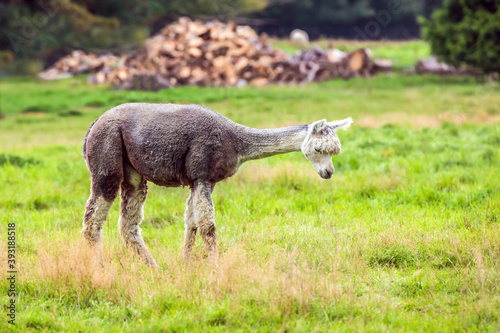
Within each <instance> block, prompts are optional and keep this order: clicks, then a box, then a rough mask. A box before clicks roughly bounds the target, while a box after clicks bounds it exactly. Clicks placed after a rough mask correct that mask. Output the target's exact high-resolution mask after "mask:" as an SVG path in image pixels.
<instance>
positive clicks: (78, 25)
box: [0, 0, 442, 74]
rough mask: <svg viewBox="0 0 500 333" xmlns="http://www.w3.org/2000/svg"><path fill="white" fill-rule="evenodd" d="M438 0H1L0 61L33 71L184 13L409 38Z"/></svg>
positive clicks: (130, 39) (138, 35) (316, 34)
mask: <svg viewBox="0 0 500 333" xmlns="http://www.w3.org/2000/svg"><path fill="white" fill-rule="evenodd" d="M391 6H392V7H394V10H393V11H392V12H391V9H392V8H389V7H391ZM441 6H442V0H422V1H417V0H413V1H412V0H401V1H399V0H398V1H395V0H391V1H388V0H361V1H354V0H235V1H232V0H172V1H165V0H144V1H132V0H123V1H120V0H102V1H98V0H89V1H84V0H73V1H70V0H40V1H22V0H12V1H6V0H2V1H0V21H1V22H2V23H1V26H0V52H1V57H2V58H3V65H6V63H7V62H10V69H8V70H7V73H11V74H12V73H19V74H23V73H24V74H33V73H35V72H37V71H39V70H41V69H42V68H45V67H47V66H50V65H51V64H53V63H54V62H55V61H56V60H58V59H59V58H60V57H62V56H64V55H67V54H69V53H70V52H71V51H72V50H75V49H81V50H83V51H86V52H113V53H115V54H122V53H124V52H128V51H131V50H134V49H137V48H138V47H139V46H141V45H142V43H143V42H144V40H145V39H146V38H147V37H149V36H151V35H153V34H155V33H157V32H158V31H160V29H162V28H163V27H164V26H165V25H167V24H169V23H171V22H173V21H174V20H176V19H177V18H178V17H180V16H189V17H190V18H199V19H202V20H204V21H207V20H213V19H217V20H221V21H234V22H236V23H237V24H245V25H250V26H251V27H252V28H254V29H255V30H256V31H257V32H258V33H262V32H265V33H267V34H268V35H270V36H273V37H279V38H284V37H288V36H289V34H290V32H291V31H292V30H293V29H297V28H298V29H302V30H304V31H306V32H307V33H308V34H309V38H310V39H311V40H316V39H320V38H331V39H370V40H380V39H395V40H408V39H416V38H420V37H421V29H420V26H419V23H418V18H419V17H425V18H429V17H430V16H431V13H432V12H433V11H434V10H435V9H437V8H440V7H441ZM388 13H389V15H387V14H388ZM373 21H374V22H376V23H377V24H373V23H370V22H373ZM367 25H368V29H367V30H368V32H366V31H365V29H364V28H365V27H366V26H367ZM355 27H358V29H355ZM4 73H5V70H4Z"/></svg>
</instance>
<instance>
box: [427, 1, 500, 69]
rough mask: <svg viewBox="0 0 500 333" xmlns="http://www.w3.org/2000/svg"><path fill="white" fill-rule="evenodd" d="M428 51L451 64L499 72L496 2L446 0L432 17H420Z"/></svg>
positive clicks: (499, 23)
mask: <svg viewBox="0 0 500 333" xmlns="http://www.w3.org/2000/svg"><path fill="white" fill-rule="evenodd" d="M420 22H421V25H422V28H423V36H424V39H426V40H427V41H429V43H430V44H431V50H432V53H433V54H435V55H437V56H438V57H440V58H441V59H442V60H444V61H445V62H447V63H449V64H452V65H457V66H461V65H464V64H466V65H470V66H473V67H476V68H479V69H482V70H483V71H484V72H486V73H490V72H500V3H499V2H498V1H495V0H485V1H483V0H446V1H445V5H444V8H443V9H440V10H437V11H436V12H435V13H434V14H433V16H432V20H428V21H427V20H425V19H421V21H420Z"/></svg>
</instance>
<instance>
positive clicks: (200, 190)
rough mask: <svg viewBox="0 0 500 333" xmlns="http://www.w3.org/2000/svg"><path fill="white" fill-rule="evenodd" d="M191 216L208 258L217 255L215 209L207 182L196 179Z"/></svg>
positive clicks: (209, 185)
mask: <svg viewBox="0 0 500 333" xmlns="http://www.w3.org/2000/svg"><path fill="white" fill-rule="evenodd" d="M191 193H192V198H193V202H192V204H193V217H194V222H195V225H196V227H197V229H198V230H199V232H200V235H201V237H202V239H203V242H204V243H205V249H206V250H207V253H208V259H209V260H211V261H216V260H217V257H218V250H217V234H216V232H215V209H214V204H213V201H212V186H211V184H210V183H209V182H200V181H197V182H195V184H194V188H193V190H192V192H191Z"/></svg>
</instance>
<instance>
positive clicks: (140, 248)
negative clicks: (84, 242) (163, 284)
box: [118, 167, 158, 267]
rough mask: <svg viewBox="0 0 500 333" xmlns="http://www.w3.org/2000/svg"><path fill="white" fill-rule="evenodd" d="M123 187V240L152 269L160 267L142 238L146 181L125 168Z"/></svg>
mask: <svg viewBox="0 0 500 333" xmlns="http://www.w3.org/2000/svg"><path fill="white" fill-rule="evenodd" d="M124 171H125V175H124V180H123V182H122V185H121V203H120V206H121V208H120V219H119V220H118V225H119V229H120V234H121V236H122V240H123V242H124V243H125V245H126V246H127V247H128V248H131V249H132V250H133V251H134V252H135V253H136V254H137V255H139V257H140V258H141V259H142V260H143V261H144V263H146V265H148V266H151V267H158V265H157V264H156V261H155V260H154V259H153V257H152V256H151V254H150V253H149V250H148V248H147V247H146V244H144V240H143V239H142V237H141V228H140V227H139V224H140V223H141V222H142V219H143V217H144V211H143V207H144V202H145V201H146V195H147V191H148V187H147V185H146V181H145V180H144V179H143V178H142V176H141V175H139V173H137V171H135V170H134V169H132V168H131V167H127V168H125V170H124Z"/></svg>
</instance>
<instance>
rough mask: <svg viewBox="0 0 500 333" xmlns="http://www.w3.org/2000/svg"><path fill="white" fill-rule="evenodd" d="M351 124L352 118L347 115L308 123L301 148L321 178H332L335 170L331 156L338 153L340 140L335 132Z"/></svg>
mask: <svg viewBox="0 0 500 333" xmlns="http://www.w3.org/2000/svg"><path fill="white" fill-rule="evenodd" d="M351 124H352V119H351V118H350V117H349V118H346V119H344V120H335V121H332V122H327V121H326V119H323V120H318V121H316V122H314V123H312V124H310V125H309V127H308V129H307V135H306V138H305V139H304V142H303V143H302V147H301V150H302V153H303V154H304V156H305V157H306V158H307V159H308V160H309V162H311V164H312V165H313V166H314V169H316V171H318V173H319V175H320V176H321V178H323V179H330V178H332V175H333V173H334V172H335V168H334V167H333V163H332V156H333V155H338V154H340V141H339V137H338V136H337V133H336V132H337V130H338V129H340V128H342V129H344V130H345V129H347V128H349V126H351Z"/></svg>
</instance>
